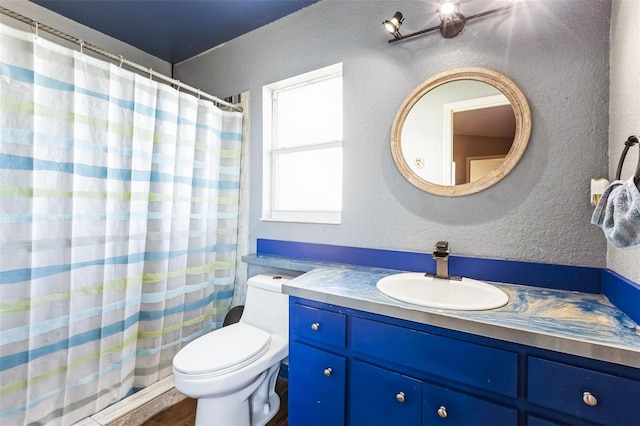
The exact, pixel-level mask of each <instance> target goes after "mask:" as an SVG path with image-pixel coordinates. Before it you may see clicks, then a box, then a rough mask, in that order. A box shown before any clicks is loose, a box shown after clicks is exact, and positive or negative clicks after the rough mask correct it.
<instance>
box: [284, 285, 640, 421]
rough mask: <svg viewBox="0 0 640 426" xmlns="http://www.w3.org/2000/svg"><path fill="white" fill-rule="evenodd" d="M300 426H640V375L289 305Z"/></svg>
mask: <svg viewBox="0 0 640 426" xmlns="http://www.w3.org/2000/svg"><path fill="white" fill-rule="evenodd" d="M289 313H290V351H289V424H290V425H291V426H307V425H320V426H341V425H349V426H360V425H366V426H376V425H380V426H392V425H393V426H395V425H402V426H437V425H442V426H445V425H446V426H596V425H600V426H603V425H604V426H640V403H639V402H638V401H640V400H638V398H639V397H640V370H639V369H636V368H632V367H626V366H622V365H617V364H611V363H607V362H603V361H597V360H593V359H587V358H582V357H577V356H573V355H568V354H563V353H559V352H553V351H548V350H544V349H539V348H534V347H530V346H525V345H520V344H516V343H511V342H507V341H501V340H495V339H490V338H486V337H482V336H477V335H472V334H468V333H462V332H457V331H453V330H448V329H443V328H438V327H434V326H430V325H427V324H420V323H414V322H411V321H406V320H401V319H397V318H391V317H386V316H382V315H378V314H373V313H367V312H362V311H357V310H354V309H351V308H344V307H340V306H335V305H328V304H325V303H320V302H315V301H309V300H306V299H301V298H297V297H293V296H292V297H290V311H289Z"/></svg>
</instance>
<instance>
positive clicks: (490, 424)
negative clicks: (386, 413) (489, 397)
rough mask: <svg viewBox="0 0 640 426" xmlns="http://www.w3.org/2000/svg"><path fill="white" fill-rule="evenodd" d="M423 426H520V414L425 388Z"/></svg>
mask: <svg viewBox="0 0 640 426" xmlns="http://www.w3.org/2000/svg"><path fill="white" fill-rule="evenodd" d="M422 392H423V394H424V406H423V425H424V426H431V425H446V426H498V425H499V426H516V425H517V424H518V413H517V411H516V410H515V409H513V408H508V407H504V406H502V405H498V404H494V403H491V402H488V401H484V400H482V399H479V398H476V397H473V396H470V395H466V394H463V393H459V392H456V391H452V390H450V389H445V388H441V387H440V386H435V385H431V384H428V383H425V384H424V387H423V388H422Z"/></svg>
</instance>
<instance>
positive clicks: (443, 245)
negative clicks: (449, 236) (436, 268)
mask: <svg viewBox="0 0 640 426" xmlns="http://www.w3.org/2000/svg"><path fill="white" fill-rule="evenodd" d="M436 250H438V251H440V250H444V251H449V241H438V242H437V243H436Z"/></svg>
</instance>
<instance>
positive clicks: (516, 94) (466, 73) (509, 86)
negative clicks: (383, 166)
mask: <svg viewBox="0 0 640 426" xmlns="http://www.w3.org/2000/svg"><path fill="white" fill-rule="evenodd" d="M459 80H474V81H480V82H483V83H487V84H489V85H491V86H493V87H495V88H496V89H497V90H499V91H500V92H501V93H502V94H504V95H505V96H506V97H507V99H508V100H509V102H510V103H511V107H512V108H513V112H514V114H515V118H516V131H515V136H514V138H513V144H512V145H511V149H509V152H508V153H507V155H506V157H505V159H504V161H503V162H502V164H501V165H500V166H498V167H496V168H495V169H493V170H492V171H491V172H489V173H488V174H487V175H486V176H484V177H482V178H480V179H478V180H475V181H473V182H469V183H464V184H460V185H453V186H448V185H438V184H435V183H432V182H429V181H427V180H425V179H423V178H421V177H420V176H418V175H417V174H416V173H415V172H414V171H413V170H412V169H411V168H410V167H409V165H408V164H407V161H406V159H405V158H404V156H403V155H402V146H401V140H400V139H401V135H402V128H403V126H404V123H405V120H406V119H407V116H408V115H409V112H410V111H411V109H412V108H413V106H414V105H415V104H416V102H418V101H419V100H420V99H421V98H422V97H423V96H424V95H426V94H427V93H429V92H430V91H431V90H433V89H435V88H436V87H438V86H441V85H443V84H446V83H450V82H453V81H459ZM530 134H531V111H530V110H529V104H528V103H527V99H526V98H525V96H524V94H523V93H522V91H521V90H520V89H519V88H518V86H516V85H515V83H514V82H513V81H511V80H510V79H509V78H507V77H506V76H504V75H502V74H500V73H499V72H496V71H493V70H490V69H486V68H479V67H465V68H454V69H452V70H449V71H445V72H442V73H440V74H436V75H434V76H433V77H431V78H429V79H428V80H426V81H425V82H423V83H422V84H420V85H419V86H418V87H416V88H415V89H414V90H413V91H412V92H411V93H409V95H408V96H407V97H406V99H405V100H404V102H403V103H402V105H401V106H400V108H399V109H398V112H397V113H396V117H395V119H394V120H393V126H392V128H391V155H392V156H393V161H394V162H395V164H396V167H397V168H398V170H399V171H400V173H401V174H402V176H404V177H405V179H407V180H408V181H409V182H410V183H411V184H412V185H414V186H416V187H417V188H420V189H421V190H423V191H426V192H429V193H431V194H436V195H444V196H448V197H456V196H460V195H468V194H473V193H476V192H478V191H482V190H483V189H486V188H488V187H490V186H491V185H493V184H495V183H496V182H498V181H499V180H501V179H502V178H503V177H505V176H506V175H507V173H509V172H510V171H511V170H513V168H514V167H515V166H516V164H518V161H519V160H520V157H522V154H523V153H524V151H525V149H526V148H527V144H528V143H529V136H530Z"/></svg>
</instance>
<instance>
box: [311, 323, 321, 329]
mask: <svg viewBox="0 0 640 426" xmlns="http://www.w3.org/2000/svg"><path fill="white" fill-rule="evenodd" d="M319 328H320V323H319V322H314V323H313V324H311V329H312V330H313V331H318V329H319Z"/></svg>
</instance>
